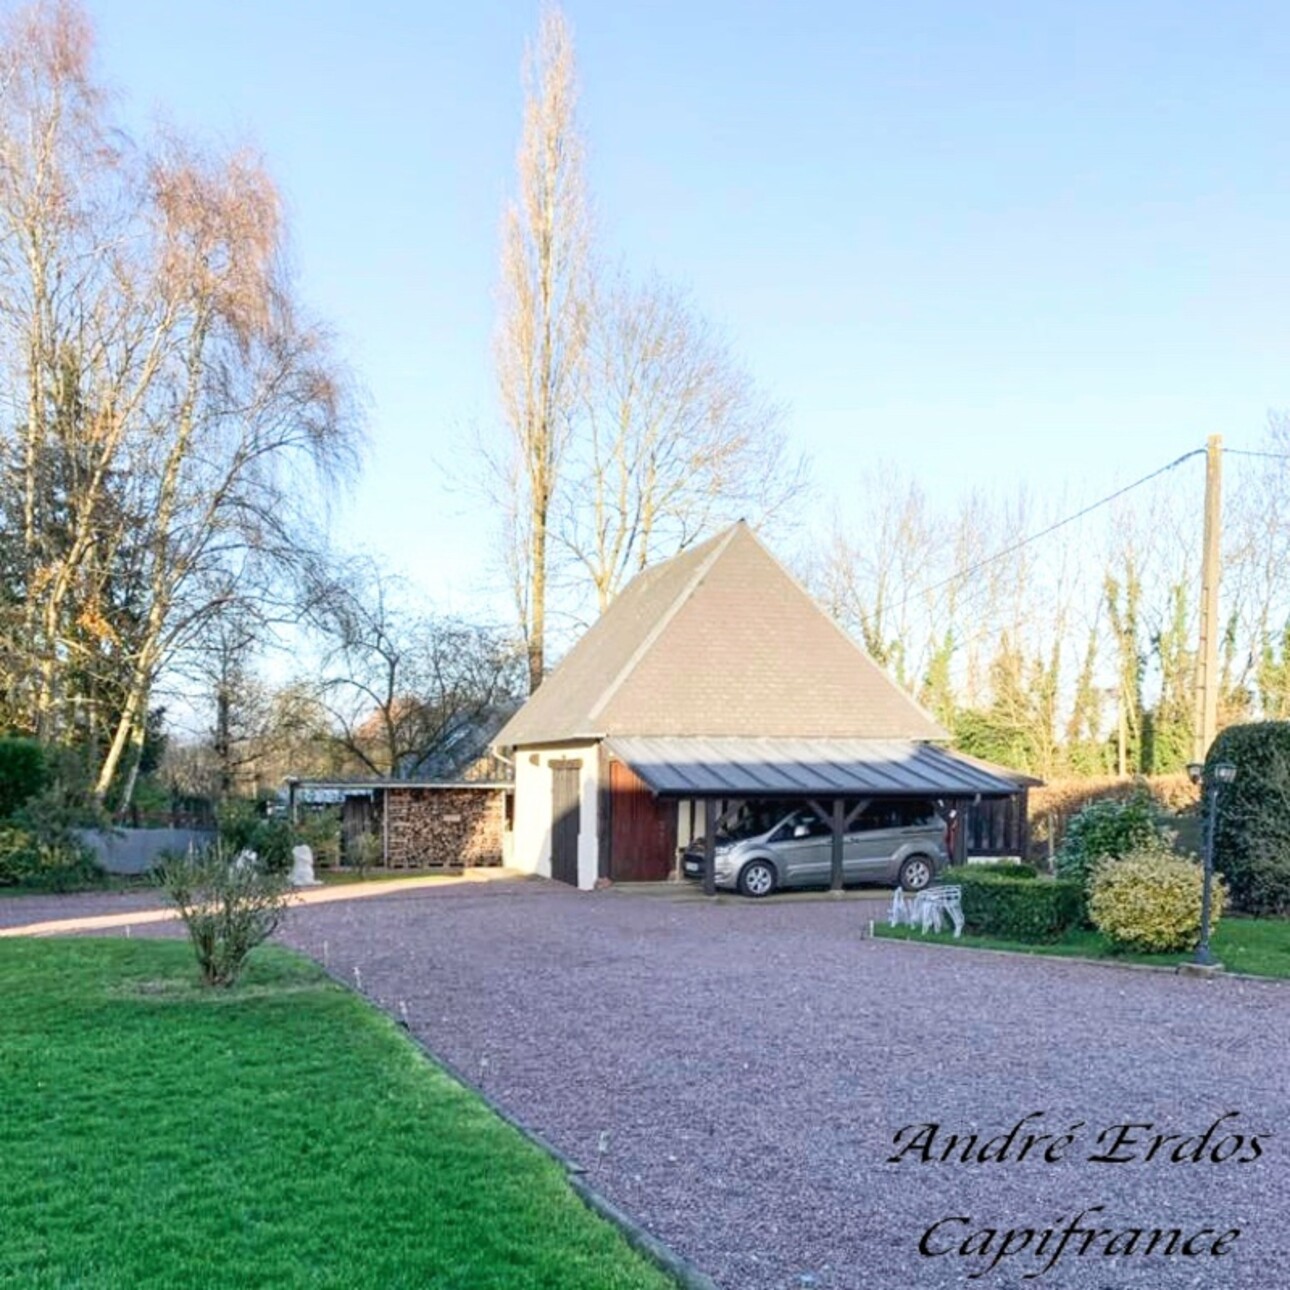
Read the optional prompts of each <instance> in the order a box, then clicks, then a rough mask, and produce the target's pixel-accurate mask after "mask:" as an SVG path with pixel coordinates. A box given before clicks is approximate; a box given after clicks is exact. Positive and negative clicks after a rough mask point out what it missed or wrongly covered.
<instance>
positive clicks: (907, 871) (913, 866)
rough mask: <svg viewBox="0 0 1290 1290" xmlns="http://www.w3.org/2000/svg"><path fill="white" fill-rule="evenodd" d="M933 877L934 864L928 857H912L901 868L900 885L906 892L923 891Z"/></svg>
mask: <svg viewBox="0 0 1290 1290" xmlns="http://www.w3.org/2000/svg"><path fill="white" fill-rule="evenodd" d="M932 877H933V869H932V862H931V861H930V860H929V859H928V858H927V857H926V856H910V857H909V859H908V860H906V861H905V863H904V864H903V865H901V866H900V885H901V886H902V887H903V888H904V889H905V890H906V891H922V890H923V888H924V887H926V886H927V884H928V883H929V882H931V880H932Z"/></svg>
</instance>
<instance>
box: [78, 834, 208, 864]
mask: <svg viewBox="0 0 1290 1290" xmlns="http://www.w3.org/2000/svg"><path fill="white" fill-rule="evenodd" d="M77 833H78V834H79V835H80V837H81V840H82V841H84V842H85V843H86V844H87V845H88V846H89V847H90V848H91V849H92V850H93V851H94V854H95V856H96V858H97V859H98V862H99V864H100V865H102V866H103V868H104V869H106V870H107V871H108V873H117V874H137V873H147V872H148V871H149V870H150V869H153V868H155V867H156V864H157V859H158V857H159V856H160V855H161V853H162V852H163V851H180V852H183V851H187V850H188V848H189V847H190V846H195V847H201V846H205V845H206V844H207V843H208V842H213V841H214V839H215V834H214V833H213V832H209V831H207V830H205V829H110V830H104V829H78V830H77Z"/></svg>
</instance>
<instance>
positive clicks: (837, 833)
mask: <svg viewBox="0 0 1290 1290" xmlns="http://www.w3.org/2000/svg"><path fill="white" fill-rule="evenodd" d="M829 825H830V828H831V829H832V832H833V875H832V878H831V880H830V882H829V886H830V887H831V888H832V889H833V890H834V891H841V890H842V835H843V833H844V832H845V831H846V803H845V802H844V801H843V800H842V799H841V798H840V797H835V798H834V799H833V819H832V820H831V821H830V822H829Z"/></svg>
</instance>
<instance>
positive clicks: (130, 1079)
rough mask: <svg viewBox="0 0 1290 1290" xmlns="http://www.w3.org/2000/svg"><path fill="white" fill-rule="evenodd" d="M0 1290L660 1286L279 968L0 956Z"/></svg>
mask: <svg viewBox="0 0 1290 1290" xmlns="http://www.w3.org/2000/svg"><path fill="white" fill-rule="evenodd" d="M0 997H2V998H3V999H4V1005H3V1008H2V1009H0V1100H2V1104H3V1107H4V1115H3V1117H0V1197H2V1198H3V1200H2V1202H0V1203H2V1206H3V1208H2V1210H0V1212H2V1213H3V1218H4V1221H3V1223H0V1285H2V1286H5V1287H18V1286H21V1287H33V1288H35V1287H65V1286H76V1287H85V1288H87V1290H88V1288H91V1287H93V1288H94V1290H104V1288H108V1287H113V1288H115V1287H120V1288H121V1290H126V1288H127V1287H129V1288H131V1290H133V1288H136V1287H139V1288H143V1287H158V1288H160V1287H165V1288H166V1290H176V1288H179V1287H189V1286H191V1287H203V1288H204V1290H205V1288H209V1287H238V1288H239V1290H241V1288H242V1287H296V1286H300V1287H306V1286H307V1287H337V1288H338V1290H339V1288H342V1287H343V1288H344V1290H363V1288H365V1287H372V1288H373V1290H375V1288H377V1287H380V1288H382V1290H387V1288H393V1287H417V1288H418V1290H420V1288H422V1287H435V1288H439V1290H458V1288H460V1290H467V1288H468V1290H488V1288H490V1287H492V1288H495V1290H537V1288H539V1287H550V1288H551V1290H579V1288H581V1287H585V1288H586V1290H611V1288H616V1290H662V1287H665V1286H669V1285H671V1284H672V1283H671V1281H670V1280H668V1279H667V1278H665V1277H664V1276H663V1275H662V1274H661V1273H659V1272H658V1271H657V1270H656V1269H655V1268H654V1267H653V1266H652V1265H650V1264H648V1263H646V1262H645V1261H644V1260H643V1259H642V1258H641V1257H640V1256H638V1255H637V1254H636V1253H635V1252H634V1251H632V1250H631V1249H630V1248H629V1247H628V1246H627V1244H626V1242H625V1241H624V1240H623V1238H622V1237H621V1235H620V1234H619V1233H618V1232H617V1231H616V1230H615V1229H614V1228H612V1227H610V1226H609V1225H607V1224H606V1223H604V1222H602V1221H601V1220H600V1219H598V1218H597V1217H595V1216H594V1215H593V1214H592V1213H591V1212H590V1211H589V1210H587V1209H586V1208H585V1207H584V1206H583V1205H582V1204H581V1202H580V1201H579V1200H578V1199H577V1197H576V1196H575V1195H574V1193H573V1192H572V1191H571V1190H570V1189H569V1187H568V1186H567V1184H566V1182H565V1179H564V1175H563V1172H562V1171H561V1169H560V1168H559V1167H558V1166H557V1165H556V1164H555V1163H554V1162H553V1161H551V1160H550V1159H548V1158H547V1157H546V1156H545V1155H544V1154H543V1153H542V1152H540V1151H538V1150H537V1149H536V1148H535V1147H533V1146H532V1145H531V1144H530V1143H528V1142H527V1141H525V1140H524V1139H523V1138H522V1137H521V1136H520V1135H519V1134H518V1133H516V1132H515V1131H514V1130H512V1129H511V1128H510V1127H509V1126H507V1125H506V1124H504V1123H503V1122H502V1121H500V1120H499V1119H498V1118H497V1117H496V1116H494V1115H493V1114H492V1113H491V1112H490V1111H489V1110H488V1109H487V1107H486V1106H485V1105H484V1104H483V1103H482V1102H481V1101H480V1100H479V1099H478V1098H476V1097H475V1096H474V1095H473V1094H471V1093H469V1092H467V1091H466V1090H464V1089H462V1088H461V1087H460V1086H459V1085H457V1084H456V1083H454V1082H453V1081H452V1080H450V1079H449V1078H448V1077H447V1076H446V1075H445V1074H443V1073H442V1072H441V1071H439V1070H438V1069H437V1068H436V1067H434V1066H433V1065H432V1064H430V1063H429V1062H427V1061H426V1060H425V1058H424V1057H423V1056H422V1055H421V1054H420V1053H419V1052H418V1050H417V1049H416V1048H415V1047H414V1046H413V1045H412V1044H411V1043H410V1042H409V1041H408V1040H407V1039H406V1037H405V1036H404V1035H403V1034H402V1033H401V1032H400V1031H399V1030H398V1029H397V1027H395V1026H394V1024H393V1023H392V1022H390V1021H389V1019H388V1018H386V1017H384V1016H383V1015H382V1014H380V1013H378V1012H377V1011H376V1010H374V1009H373V1008H371V1007H370V1006H368V1005H367V1004H366V1003H364V1002H363V1001H362V1000H360V999H358V998H357V997H356V996H354V995H352V994H350V993H348V992H347V991H345V990H342V989H341V988H340V987H338V986H337V985H335V984H334V983H332V982H330V981H329V980H328V979H327V978H326V977H325V976H324V975H323V974H322V972H321V970H320V969H319V968H318V967H317V966H316V965H314V964H313V963H311V962H310V961H308V960H307V959H303V958H301V957H299V956H297V955H294V954H291V953H290V952H288V951H286V950H282V949H277V948H274V947H267V948H264V949H261V950H259V951H257V952H256V954H255V955H254V956H253V958H252V960H251V966H250V968H249V970H248V973H247V976H246V977H245V978H244V981H243V983H242V984H241V985H239V986H238V987H237V988H236V989H235V990H232V991H224V992H211V991H205V990H203V989H201V988H200V987H199V986H198V985H197V978H196V971H195V968H194V966H193V962H192V954H191V951H190V949H189V947H188V945H187V943H186V942H169V941H138V940H90V939H86V940H67V941H8V942H0Z"/></svg>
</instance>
